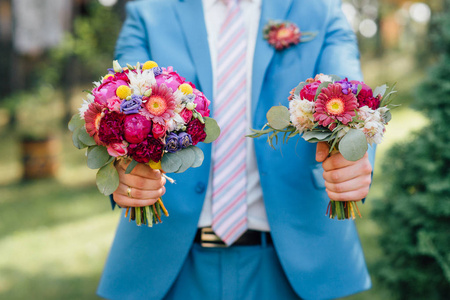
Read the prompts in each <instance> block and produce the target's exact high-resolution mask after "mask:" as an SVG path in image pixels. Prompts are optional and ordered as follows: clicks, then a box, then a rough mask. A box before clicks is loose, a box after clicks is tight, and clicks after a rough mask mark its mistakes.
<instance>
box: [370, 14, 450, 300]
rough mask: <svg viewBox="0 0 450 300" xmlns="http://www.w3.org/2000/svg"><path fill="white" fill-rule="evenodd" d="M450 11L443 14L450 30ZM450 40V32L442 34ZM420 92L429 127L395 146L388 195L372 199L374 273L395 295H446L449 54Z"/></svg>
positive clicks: (387, 164) (449, 286) (449, 264)
mask: <svg viewBox="0 0 450 300" xmlns="http://www.w3.org/2000/svg"><path fill="white" fill-rule="evenodd" d="M449 17H450V14H449V13H447V14H446V17H445V18H440V20H441V21H440V24H441V25H440V27H441V30H442V31H449V30H450V22H449V21H448V20H449V19H450V18H449ZM441 38H443V39H444V40H443V41H441V44H442V45H450V34H448V35H444V36H441ZM439 49H440V50H441V51H442V55H441V59H440V62H439V63H438V64H437V65H436V66H435V67H434V68H433V69H432V70H431V71H430V73H429V75H428V77H427V78H426V79H425V81H424V82H423V83H422V84H421V86H420V87H419V88H418V91H417V97H416V101H415V103H414V107H416V108H418V109H420V110H421V111H422V112H423V113H424V114H425V115H426V116H427V117H428V118H429V119H430V124H429V126H427V127H425V128H423V129H422V130H421V131H420V132H418V133H417V134H416V135H415V136H414V139H413V140H411V141H409V142H407V143H403V144H399V145H397V146H395V147H393V148H392V149H391V150H390V151H389V153H388V154H387V155H386V156H387V159H386V160H385V161H384V166H383V170H384V176H383V177H384V178H385V180H386V182H387V183H388V184H386V188H385V195H384V197H383V199H380V200H378V201H376V202H375V203H374V205H376V208H375V209H374V216H375V219H376V220H378V221H379V224H380V226H381V227H382V229H383V233H382V235H381V237H380V244H381V246H382V248H383V251H384V255H383V258H382V260H381V261H380V263H379V264H378V266H377V269H376V272H375V274H374V275H375V276H376V277H377V278H378V279H379V281H380V282H382V283H383V284H384V285H386V286H387V287H388V288H389V289H390V290H391V291H392V292H393V293H395V296H396V298H397V299H445V298H447V297H448V294H449V293H450V239H449V233H450V231H449V230H450V125H449V123H448V120H450V108H449V105H448V101H449V99H450V56H449V53H450V52H449V51H448V48H446V47H440V48H439Z"/></svg>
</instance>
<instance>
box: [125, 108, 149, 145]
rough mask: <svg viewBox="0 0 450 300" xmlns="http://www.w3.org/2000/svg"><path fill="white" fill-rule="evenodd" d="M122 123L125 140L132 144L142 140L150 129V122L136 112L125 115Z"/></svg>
mask: <svg viewBox="0 0 450 300" xmlns="http://www.w3.org/2000/svg"><path fill="white" fill-rule="evenodd" d="M123 125H124V126H123V127H124V135H125V140H126V141H127V142H129V143H133V144H138V143H140V142H142V141H143V140H144V139H145V138H146V137H147V135H148V134H149V133H150V130H151V129H152V122H151V121H150V120H148V119H147V118H146V117H144V116H142V115H138V114H132V115H127V116H126V117H125V119H124V123H123Z"/></svg>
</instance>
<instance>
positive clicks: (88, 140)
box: [78, 126, 97, 146]
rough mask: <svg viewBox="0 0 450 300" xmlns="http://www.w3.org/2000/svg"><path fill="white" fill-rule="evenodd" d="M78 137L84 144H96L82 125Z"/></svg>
mask: <svg viewBox="0 0 450 300" xmlns="http://www.w3.org/2000/svg"><path fill="white" fill-rule="evenodd" d="M78 139H79V140H80V141H81V142H82V143H83V144H85V145H86V146H95V145H97V143H96V142H95V141H94V138H93V137H92V136H90V135H89V133H87V132H86V127H84V126H83V127H81V128H80V131H79V134H78Z"/></svg>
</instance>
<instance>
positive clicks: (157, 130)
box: [152, 123, 167, 139]
mask: <svg viewBox="0 0 450 300" xmlns="http://www.w3.org/2000/svg"><path fill="white" fill-rule="evenodd" d="M166 130H167V126H166V125H163V124H160V123H153V127H152V134H153V137H154V138H155V139H159V138H162V137H164V136H165V135H166Z"/></svg>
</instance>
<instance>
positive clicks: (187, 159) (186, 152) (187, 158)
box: [175, 148, 195, 173]
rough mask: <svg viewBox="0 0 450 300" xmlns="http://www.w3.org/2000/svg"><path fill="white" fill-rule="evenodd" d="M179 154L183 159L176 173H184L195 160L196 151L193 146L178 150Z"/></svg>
mask: <svg viewBox="0 0 450 300" xmlns="http://www.w3.org/2000/svg"><path fill="white" fill-rule="evenodd" d="M177 156H178V157H179V158H180V159H181V167H180V168H179V169H178V170H177V171H176V172H175V173H183V172H184V171H186V170H187V169H189V168H190V167H192V165H193V164H194V162H195V152H194V150H192V149H191V148H186V149H183V150H181V151H178V152H177Z"/></svg>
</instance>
